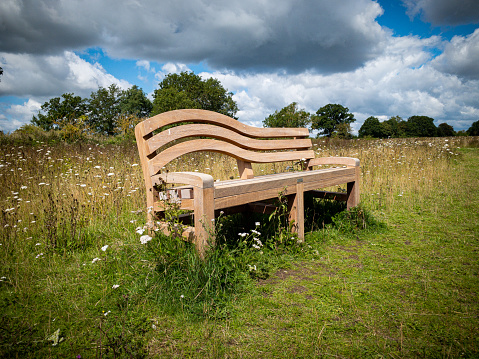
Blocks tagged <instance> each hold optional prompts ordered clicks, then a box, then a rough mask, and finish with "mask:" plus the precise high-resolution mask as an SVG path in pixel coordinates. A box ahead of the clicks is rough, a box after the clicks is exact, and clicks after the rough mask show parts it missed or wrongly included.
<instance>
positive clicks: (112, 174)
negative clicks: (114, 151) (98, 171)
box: [107, 172, 115, 177]
mask: <svg viewBox="0 0 479 359" xmlns="http://www.w3.org/2000/svg"><path fill="white" fill-rule="evenodd" d="M114 175H115V174H114V173H113V172H110V173H108V174H107V176H108V177H111V176H114Z"/></svg>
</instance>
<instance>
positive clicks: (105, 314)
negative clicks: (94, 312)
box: [103, 310, 111, 317]
mask: <svg viewBox="0 0 479 359" xmlns="http://www.w3.org/2000/svg"><path fill="white" fill-rule="evenodd" d="M110 313H111V310H109V311H108V312H106V313H103V315H104V316H105V317H106V316H107V315H108V314H110Z"/></svg>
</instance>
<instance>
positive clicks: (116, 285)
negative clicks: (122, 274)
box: [112, 284, 120, 289]
mask: <svg viewBox="0 0 479 359" xmlns="http://www.w3.org/2000/svg"><path fill="white" fill-rule="evenodd" d="M119 286H120V285H119V284H113V286H112V288H113V289H116V288H118V287H119Z"/></svg>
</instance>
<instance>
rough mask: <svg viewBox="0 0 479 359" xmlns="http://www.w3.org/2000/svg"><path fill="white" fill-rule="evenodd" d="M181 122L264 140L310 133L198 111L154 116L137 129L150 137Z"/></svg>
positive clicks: (305, 130) (176, 111) (304, 130)
mask: <svg viewBox="0 0 479 359" xmlns="http://www.w3.org/2000/svg"><path fill="white" fill-rule="evenodd" d="M181 122H198V123H208V124H218V125H220V126H222V127H225V128H229V129H231V130H234V131H236V132H238V133H241V134H243V135H245V136H249V137H256V138H263V137H270V138H277V137H297V138H308V137H309V131H308V129H307V128H258V127H252V126H248V125H245V124H243V123H241V122H240V121H238V120H235V119H233V118H231V117H228V116H226V115H223V114H220V113H217V112H212V111H205V110H197V109H185V110H174V111H169V112H164V113H161V114H159V115H156V116H153V117H151V118H149V119H147V120H145V121H143V122H140V123H139V124H138V125H137V127H141V128H142V132H143V133H144V135H149V134H150V133H151V132H153V131H155V130H156V129H158V128H161V127H164V126H168V125H173V124H177V123H181Z"/></svg>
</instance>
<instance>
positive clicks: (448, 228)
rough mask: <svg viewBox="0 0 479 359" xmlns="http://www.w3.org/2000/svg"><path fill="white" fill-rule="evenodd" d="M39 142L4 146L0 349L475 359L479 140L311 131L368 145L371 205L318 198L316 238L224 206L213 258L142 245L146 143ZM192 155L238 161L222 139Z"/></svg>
mask: <svg viewBox="0 0 479 359" xmlns="http://www.w3.org/2000/svg"><path fill="white" fill-rule="evenodd" d="M446 140H447V141H446ZM30 142H31V141H30ZM32 143H33V144H29V145H21V144H15V145H13V144H4V145H3V146H2V147H0V154H1V157H0V159H1V160H0V161H1V162H0V166H1V167H0V185H1V186H2V188H4V189H5V190H4V191H2V192H1V194H0V203H1V204H2V209H3V211H2V214H1V223H0V224H1V228H2V229H1V233H0V244H1V246H0V277H1V281H0V311H1V313H2V315H1V319H0V356H1V357H5V358H16V357H22V358H56V357H65V358H67V357H71V358H77V357H82V358H91V357H97V358H100V357H101V358H110V357H111V358H122V357H127V358H132V357H133V358H135V357H136V358H141V357H161V358H163V357H178V358H181V357H201V358H203V357H211V358H217V357H241V358H243V357H244V358H257V357H261V358H276V357H340V358H341V357H347V358H351V357H357V358H363V357H391V358H416V357H426V358H429V357H441V358H443V357H446V358H447V357H450V358H456V357H478V356H479V340H478V339H477V337H478V332H479V330H478V324H477V323H478V322H479V321H478V314H479V310H478V309H479V308H478V305H477V302H478V301H477V288H478V287H479V279H478V274H479V273H478V269H479V266H478V261H477V251H478V249H479V248H478V247H479V245H478V244H479V242H478V239H479V238H478V235H477V233H479V208H478V203H479V194H478V193H479V188H478V187H479V181H478V179H479V161H478V159H479V150H478V148H477V138H449V139H444V138H442V139H439V138H437V139H404V140H401V139H396V140H382V141H324V142H323V141H322V140H320V141H317V142H316V146H315V151H316V152H317V156H322V155H340V156H354V157H358V158H360V159H361V164H362V186H361V189H362V197H361V199H362V206H361V207H360V209H359V211H357V212H356V213H353V214H349V218H348V214H346V213H344V212H339V213H338V212H337V209H336V208H329V207H328V205H329V204H327V203H319V204H317V207H316V210H315V213H309V218H310V220H309V221H308V222H307V226H308V227H307V229H308V228H311V229H312V230H313V231H312V232H311V233H309V234H308V235H307V237H306V242H305V244H304V245H298V244H293V243H291V242H294V241H290V242H289V243H288V242H287V241H286V240H284V238H286V237H284V238H283V240H281V241H280V236H279V234H278V233H277V232H276V233H275V234H274V233H271V231H270V229H269V228H268V223H267V219H266V218H259V217H247V218H244V219H243V221H242V220H241V218H225V219H224V220H223V222H222V223H223V227H222V228H221V231H220V233H223V236H220V240H219V242H220V245H219V246H218V249H217V250H216V251H214V252H212V253H210V255H209V256H208V258H207V259H206V261H204V262H203V261H199V260H198V258H197V257H196V255H195V252H194V251H193V250H192V248H191V246H190V245H188V244H186V243H184V242H182V241H177V240H172V239H168V238H165V237H162V236H160V235H156V236H154V237H153V238H152V239H151V240H150V241H149V242H148V243H146V244H140V241H139V238H140V236H141V235H144V234H140V232H142V229H143V227H144V225H145V209H144V206H145V205H144V201H145V195H144V189H143V184H142V174H141V173H140V172H141V170H140V168H139V166H137V165H136V164H137V163H138V160H137V155H136V149H135V147H134V146H132V145H127V144H124V145H117V144H111V145H110V144H108V145H101V144H99V145H96V144H71V145H65V144H61V143H59V144H54V145H50V144H48V143H37V142H32ZM458 147H459V148H458ZM183 163H186V165H185V167H186V168H185V167H182V169H183V170H192V171H194V170H195V169H200V170H202V171H203V169H204V171H205V172H207V173H211V174H212V175H213V176H214V178H215V179H217V178H218V179H226V178H230V177H231V176H233V177H235V176H237V173H236V172H235V170H236V169H235V162H234V161H231V160H230V159H228V158H226V157H223V156H219V155H216V154H209V155H208V157H207V156H206V155H197V156H188V157H187V158H186V159H185V161H184V162H183ZM287 165H291V164H283V165H268V166H266V165H262V166H257V167H256V168H255V170H256V171H258V172H261V173H271V172H275V171H282V170H284V169H285V167H286V166H287ZM98 166H99V167H98ZM177 166H178V163H172V164H171V166H170V169H171V170H175V168H177ZM324 211H326V212H328V213H327V214H329V216H323V217H320V216H321V215H322V214H323V213H322V212H324ZM312 218H314V221H313V220H312ZM255 222H260V224H259V226H257V225H254V223H255ZM364 227H365V228H364ZM276 228H277V227H275V229H276ZM252 230H254V231H258V232H261V234H260V235H257V234H255V232H252ZM145 233H146V232H145ZM237 233H246V235H245V236H244V237H240V236H237V235H236V234H237ZM254 238H259V239H260V240H261V244H262V245H263V246H262V247H261V248H260V249H256V248H252V245H253V244H256V243H258V242H257V241H255V240H254ZM106 246H108V247H106ZM58 329H60V334H59V336H58V341H56V340H55V337H52V338H51V339H52V340H46V339H47V338H50V337H51V335H52V334H54V333H55V332H56V331H57V330H58Z"/></svg>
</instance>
